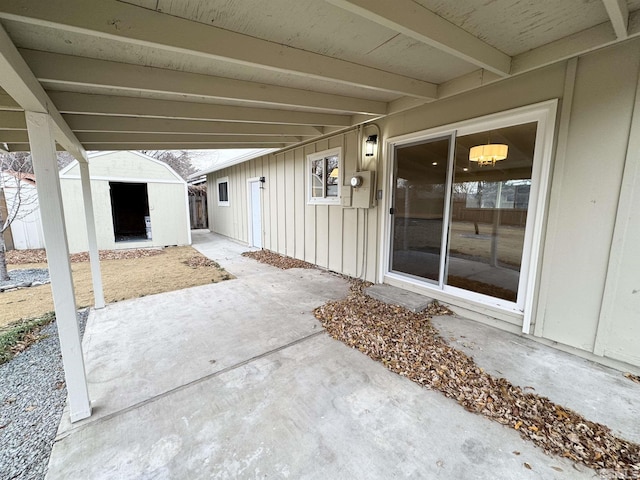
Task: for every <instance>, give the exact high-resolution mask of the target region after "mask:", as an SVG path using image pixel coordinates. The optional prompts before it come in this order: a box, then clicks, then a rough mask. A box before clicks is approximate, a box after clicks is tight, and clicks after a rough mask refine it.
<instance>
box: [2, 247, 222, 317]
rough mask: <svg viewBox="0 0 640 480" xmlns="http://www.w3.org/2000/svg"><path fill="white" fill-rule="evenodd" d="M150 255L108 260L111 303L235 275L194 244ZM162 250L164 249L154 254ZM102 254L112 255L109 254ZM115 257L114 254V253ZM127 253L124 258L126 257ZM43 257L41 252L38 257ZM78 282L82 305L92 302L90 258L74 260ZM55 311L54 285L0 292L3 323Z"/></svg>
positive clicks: (104, 276)
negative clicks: (195, 247)
mask: <svg viewBox="0 0 640 480" xmlns="http://www.w3.org/2000/svg"><path fill="white" fill-rule="evenodd" d="M152 251H153V252H154V253H153V254H151V256H141V255H140V254H136V255H134V258H126V257H127V256H132V255H133V254H131V253H129V254H124V253H122V254H120V255H119V257H120V258H118V259H115V260H103V261H101V262H100V266H101V267H102V280H103V284H104V295H105V300H106V302H107V303H111V302H118V301H120V300H126V299H129V298H137V297H144V296H147V295H153V294H156V293H162V292H168V291H172V290H180V289H182V288H189V287H195V286H198V285H205V284H208V283H216V282H220V281H222V280H226V279H228V278H232V277H231V276H230V275H229V274H228V273H227V272H226V271H224V269H222V268H221V267H220V266H219V265H218V264H217V263H215V262H211V261H209V260H208V259H206V258H205V257H203V256H202V255H201V254H200V253H198V252H197V251H196V250H194V249H193V248H191V247H171V248H166V249H164V250H148V252H152ZM155 252H159V253H155ZM101 256H104V257H107V258H108V257H109V254H108V253H101ZM113 256H115V255H113ZM122 257H124V258H122ZM37 258H38V259H39V260H40V259H41V257H37ZM12 267H13V268H46V267H47V265H46V263H44V264H43V263H29V264H19V265H12V266H10V267H9V268H10V269H12ZM71 270H72V272H73V283H74V287H75V292H76V302H77V306H78V308H81V307H85V306H91V305H93V284H92V281H91V269H90V265H89V262H86V261H84V262H83V261H80V262H79V263H72V265H71ZM52 310H53V299H52V297H51V287H50V285H42V286H39V287H31V288H23V289H20V290H14V291H10V292H3V293H0V327H1V326H4V325H7V324H8V323H11V322H14V321H17V320H20V319H24V318H33V317H39V316H42V315H43V314H45V313H47V312H50V311H52Z"/></svg>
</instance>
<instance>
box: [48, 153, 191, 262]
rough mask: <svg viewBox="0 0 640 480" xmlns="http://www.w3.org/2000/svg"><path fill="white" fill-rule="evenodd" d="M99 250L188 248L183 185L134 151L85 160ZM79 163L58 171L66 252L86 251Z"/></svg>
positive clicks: (160, 165) (163, 167)
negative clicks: (87, 161) (66, 240)
mask: <svg viewBox="0 0 640 480" xmlns="http://www.w3.org/2000/svg"><path fill="white" fill-rule="evenodd" d="M89 169H90V178H91V193H92V195H93V199H94V211H95V219H96V234H97V240H98V248H99V249H101V250H114V249H122V248H140V247H165V246H169V245H189V244H191V231H190V226H189V213H188V200H187V183H186V182H185V181H184V180H183V179H182V178H181V177H180V175H178V174H177V173H176V172H175V171H174V170H173V169H172V168H171V167H170V166H169V165H167V164H166V163H163V162H161V161H159V160H156V159H154V158H152V157H149V156H148V155H144V154H142V153H139V152H132V151H117V152H114V151H111V152H100V153H96V154H92V155H90V156H89ZM79 170H80V169H79V166H78V162H77V161H75V162H73V163H71V164H69V165H68V166H67V167H65V168H64V169H63V170H61V172H60V186H61V192H62V201H63V205H64V215H65V220H66V224H67V238H68V240H69V251H70V252H71V253H73V252H83V251H87V250H88V242H87V228H86V222H85V215H84V206H83V203H82V188H81V184H80V171H79Z"/></svg>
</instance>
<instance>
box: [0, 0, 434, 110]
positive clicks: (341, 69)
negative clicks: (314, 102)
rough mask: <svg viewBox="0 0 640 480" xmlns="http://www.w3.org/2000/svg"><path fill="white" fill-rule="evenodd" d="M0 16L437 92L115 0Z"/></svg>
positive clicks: (54, 2) (2, 6)
mask: <svg viewBox="0 0 640 480" xmlns="http://www.w3.org/2000/svg"><path fill="white" fill-rule="evenodd" d="M0 18H6V19H9V20H16V21H20V22H25V23H30V24H37V25H44V26H49V27H53V28H58V29H63V30H69V31H74V32H79V33H84V34H88V35H92V36H96V37H100V38H110V39H113V40H119V41H124V42H127V43H131V44H136V45H143V46H147V47H153V48H159V49H163V50H166V51H171V52H177V53H183V54H189V55H197V56H200V57H204V58H209V59H212V60H219V61H220V60H221V61H226V62H232V63H236V64H240V65H247V66H252V67H257V68H262V69H266V70H271V71H277V72H285V73H293V74H296V75H300V76H303V77H307V78H309V77H310V78H317V79H324V80H331V81H334V82H338V83H342V84H347V85H355V86H359V87H362V88H368V89H372V90H378V91H386V92H393V93H397V94H401V95H410V96H413V97H421V98H434V97H435V95H436V85H434V84H432V83H429V82H425V81H421V80H417V79H413V78H409V77H405V76H402V75H398V74H396V73H392V72H387V71H383V70H378V69H376V68H372V67H367V66H364V65H359V64H356V63H352V62H348V61H345V60H340V59H337V58H332V57H328V56H325V55H320V54H317V53H312V52H308V51H305V50H300V49H297V48H292V47H288V46H286V45H282V44H278V43H274V42H269V41H266V40H261V39H259V38H256V37H251V36H249V35H243V34H240V33H235V32H232V31H229V30H224V29H222V28H218V27H214V26H211V25H205V24H203V23H200V22H194V21H190V20H186V19H182V18H178V17H174V16H170V15H166V14H164V13H160V12H156V11H153V10H149V9H145V8H141V7H138V6H135V5H129V4H126V3H122V2H118V1H115V0H48V1H46V2H42V1H37V0H31V1H21V2H14V1H10V0H1V1H0Z"/></svg>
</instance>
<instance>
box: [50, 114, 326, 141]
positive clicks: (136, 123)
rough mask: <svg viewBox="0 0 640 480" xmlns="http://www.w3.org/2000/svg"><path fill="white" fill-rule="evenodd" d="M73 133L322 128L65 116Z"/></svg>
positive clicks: (307, 133)
mask: <svg viewBox="0 0 640 480" xmlns="http://www.w3.org/2000/svg"><path fill="white" fill-rule="evenodd" d="M63 117H64V119H65V120H66V122H67V123H68V124H69V126H70V127H71V128H72V129H73V131H74V132H76V133H80V132H129V133H176V134H181V133H190V134H203V135H215V134H217V135H269V136H274V135H275V136H283V135H286V136H295V137H315V136H318V135H322V134H323V133H324V130H323V129H322V128H316V127H311V126H306V125H273V124H264V123H224V122H205V121H196V120H167V119H162V118H132V117H98V116H94V115H64V116H63Z"/></svg>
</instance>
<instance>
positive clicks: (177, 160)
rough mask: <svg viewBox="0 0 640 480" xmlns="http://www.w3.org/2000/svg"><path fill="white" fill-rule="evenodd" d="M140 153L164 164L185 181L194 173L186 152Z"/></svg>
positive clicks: (147, 151) (153, 151) (143, 151)
mask: <svg viewBox="0 0 640 480" xmlns="http://www.w3.org/2000/svg"><path fill="white" fill-rule="evenodd" d="M141 152H142V153H144V154H145V155H149V156H150V157H153V158H155V159H156V160H160V161H161V162H164V163H166V164H167V165H169V166H170V167H171V168H173V169H174V170H175V171H176V173H177V174H178V175H180V176H181V177H182V178H184V179H185V180H186V179H187V177H188V176H189V175H191V174H192V173H195V172H196V169H195V168H194V166H193V165H192V164H191V155H190V154H189V151H188V150H141Z"/></svg>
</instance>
